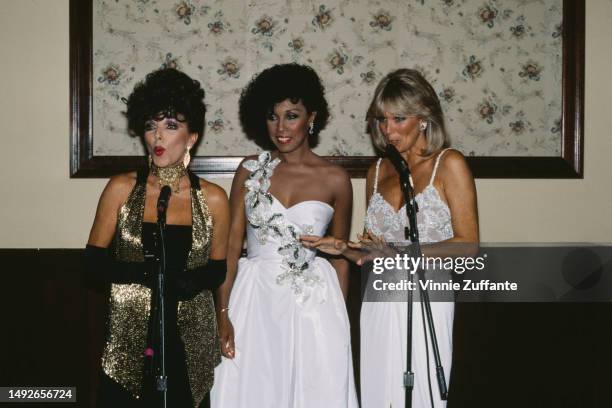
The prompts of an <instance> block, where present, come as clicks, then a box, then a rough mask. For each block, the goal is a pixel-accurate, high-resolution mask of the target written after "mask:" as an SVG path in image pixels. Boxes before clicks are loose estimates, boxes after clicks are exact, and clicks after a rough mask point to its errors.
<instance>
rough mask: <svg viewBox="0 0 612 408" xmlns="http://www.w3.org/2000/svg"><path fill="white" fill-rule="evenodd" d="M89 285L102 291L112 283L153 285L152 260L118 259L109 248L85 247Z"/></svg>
mask: <svg viewBox="0 0 612 408" xmlns="http://www.w3.org/2000/svg"><path fill="white" fill-rule="evenodd" d="M84 262H85V271H86V272H87V273H86V283H87V287H88V288H90V289H93V290H96V291H101V290H103V288H105V287H106V286H107V285H108V284H110V283H126V284H128V283H139V284H141V285H145V286H147V287H151V278H150V275H151V272H150V271H151V267H152V266H151V262H121V261H117V260H116V259H115V258H114V257H113V256H112V255H111V254H110V253H109V250H108V248H101V247H97V246H94V245H87V246H86V247H85V259H84Z"/></svg>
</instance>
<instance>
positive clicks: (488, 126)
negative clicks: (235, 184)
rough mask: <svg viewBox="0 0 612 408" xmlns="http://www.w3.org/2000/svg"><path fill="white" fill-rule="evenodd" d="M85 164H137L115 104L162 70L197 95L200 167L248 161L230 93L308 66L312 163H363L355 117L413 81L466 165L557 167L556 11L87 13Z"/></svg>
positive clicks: (533, 5)
mask: <svg viewBox="0 0 612 408" xmlns="http://www.w3.org/2000/svg"><path fill="white" fill-rule="evenodd" d="M93 1H94V21H93V23H94V28H93V30H94V32H93V39H94V40H93V41H94V44H93V78H94V84H93V95H94V101H93V102H94V135H95V137H94V150H95V154H96V155H140V154H142V151H143V150H142V146H141V144H140V142H139V140H137V139H135V138H131V137H129V136H127V131H126V121H125V118H124V117H123V115H122V114H121V112H122V111H124V110H125V105H124V104H123V102H122V101H121V98H124V97H127V96H128V95H129V93H130V92H131V90H132V88H133V86H134V84H135V83H136V82H137V81H139V80H141V79H143V78H144V76H145V75H146V74H147V73H148V72H150V71H152V70H155V69H157V68H160V67H162V66H171V67H176V68H178V69H180V70H182V71H184V72H186V73H187V74H189V75H190V76H192V77H193V78H195V79H198V80H199V81H200V82H201V83H202V84H203V87H204V89H205V90H206V104H207V107H208V113H207V117H206V131H205V132H206V133H205V136H204V141H203V142H202V143H201V144H200V146H199V150H198V151H197V152H196V154H198V155H208V156H242V155H246V154H252V153H255V152H257V151H258V148H257V146H256V145H255V144H253V143H252V142H250V141H248V140H247V139H246V137H245V136H244V135H243V133H242V130H241V128H240V123H239V120H238V97H239V94H240V90H241V89H242V88H243V87H244V86H245V85H246V83H247V82H248V80H249V79H250V78H251V77H252V76H253V75H254V74H255V73H257V72H259V71H261V70H262V69H265V68H267V67H269V66H271V65H273V64H276V63H283V62H292V61H294V62H298V63H301V64H308V65H311V66H312V67H314V68H315V69H316V71H317V72H318V73H319V75H320V76H321V78H322V80H323V82H324V84H325V86H326V91H327V99H328V101H329V103H330V107H331V112H332V117H331V121H330V124H329V125H328V127H327V128H326V129H325V130H324V131H323V132H322V133H321V136H320V144H319V145H318V147H317V148H316V151H317V152H318V153H320V154H323V155H351V156H359V155H372V154H373V153H374V151H373V147H372V144H371V143H370V140H369V137H368V135H367V134H366V133H365V112H366V109H367V107H368V105H369V101H370V98H371V96H372V93H373V92H374V88H375V86H376V84H377V82H378V81H379V80H380V79H381V78H382V76H384V75H385V74H387V73H388V72H389V71H391V70H393V69H396V68H400V67H411V68H415V69H418V70H419V71H420V72H422V73H423V74H424V75H425V77H426V78H427V79H428V80H429V81H430V82H431V83H432V85H433V86H434V88H435V89H436V90H437V91H438V93H439V96H440V99H441V102H442V107H443V109H444V111H445V113H446V116H447V124H448V128H449V132H450V134H451V139H452V144H453V146H455V147H456V148H458V149H460V150H461V151H463V152H464V153H465V154H466V155H477V156H481V155H484V156H531V155H533V156H558V155H559V154H560V149H561V126H560V121H561V74H562V72H561V57H562V38H561V23H562V0H317V1H310V0H93Z"/></svg>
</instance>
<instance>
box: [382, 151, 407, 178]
mask: <svg viewBox="0 0 612 408" xmlns="http://www.w3.org/2000/svg"><path fill="white" fill-rule="evenodd" d="M385 154H386V156H387V158H388V159H389V160H390V161H391V164H393V167H395V170H397V172H398V174H399V176H400V180H401V182H402V183H408V184H410V169H409V168H408V163H406V160H404V158H403V157H402V155H401V154H400V153H399V152H398V151H397V149H396V148H395V146H393V145H392V144H391V143H388V144H387V148H386V149H385Z"/></svg>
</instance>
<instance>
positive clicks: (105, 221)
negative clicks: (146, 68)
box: [86, 69, 229, 407]
mask: <svg viewBox="0 0 612 408" xmlns="http://www.w3.org/2000/svg"><path fill="white" fill-rule="evenodd" d="M203 98H204V91H203V89H202V88H201V87H200V84H199V82H197V81H194V80H192V79H191V78H189V76H187V75H185V74H184V73H182V72H179V71H177V70H174V69H162V70H158V71H155V72H152V73H150V74H149V75H147V77H146V79H145V80H144V82H141V83H139V84H137V85H136V87H135V88H134V91H133V92H132V94H131V95H130V96H129V98H128V100H127V113H126V115H127V119H128V127H129V130H130V132H131V133H132V134H134V135H136V136H138V137H142V138H143V142H144V145H145V147H146V150H147V153H148V154H149V166H148V168H145V169H142V170H140V171H137V172H131V173H125V174H120V175H117V176H114V177H112V178H111V179H110V181H109V182H108V184H107V185H106V188H105V189H104V191H103V193H102V196H101V197H100V202H99V204H98V210H97V213H96V217H95V220H94V224H93V227H92V229H91V232H90V235H89V241H88V244H87V247H86V260H87V267H88V270H89V272H90V276H91V277H92V278H93V279H92V280H93V281H95V282H96V283H98V285H93V286H92V287H94V288H95V287H96V286H98V287H100V286H99V284H100V283H102V284H109V283H110V298H109V304H110V308H109V316H108V323H107V330H108V334H107V336H106V344H105V345H104V346H103V347H100V349H102V348H103V353H102V355H101V356H100V355H99V354H98V356H99V357H101V362H102V371H103V373H102V376H101V380H100V386H99V393H98V406H121V407H132V406H134V407H136V406H137V407H151V406H155V405H158V404H159V401H160V397H161V395H160V393H159V392H158V391H157V390H156V387H155V383H154V381H155V378H154V377H156V376H157V375H158V374H159V373H158V372H157V368H156V367H157V359H158V353H157V352H158V350H157V347H156V342H154V340H153V336H154V333H156V330H153V322H154V321H155V319H154V318H153V315H154V314H155V310H156V308H155V307H154V306H153V305H154V303H153V300H152V299H154V296H152V294H154V293H155V292H156V288H157V286H156V284H155V282H156V281H157V277H156V271H157V261H150V260H149V259H151V256H152V257H153V258H154V259H155V258H158V256H159V250H158V249H157V247H158V242H157V239H156V236H157V235H158V234H157V228H156V220H157V209H156V205H157V201H158V197H159V195H160V191H161V188H162V187H164V186H170V187H171V191H172V193H171V196H170V200H169V202H168V207H167V218H166V221H167V231H166V239H165V242H166V264H167V269H166V271H167V272H166V273H167V274H166V290H165V319H166V321H165V343H166V354H165V361H166V373H167V378H168V382H167V389H168V391H167V403H168V406H170V407H197V406H199V405H200V403H201V402H202V401H203V400H204V398H205V395H206V393H207V392H208V391H209V390H210V388H211V386H212V382H213V370H214V367H215V366H216V365H217V364H218V363H219V361H220V353H219V341H218V335H217V325H216V320H215V312H214V304H213V295H212V292H211V291H212V290H214V289H216V288H217V287H218V286H219V285H220V284H221V283H222V282H223V280H224V279H225V269H226V267H225V253H226V245H227V235H228V230H229V203H228V200H227V196H226V194H225V192H224V191H223V189H221V188H220V187H218V186H217V185H215V184H212V183H209V182H207V181H205V180H203V179H199V178H198V177H197V176H195V175H194V174H193V173H192V172H191V171H189V170H188V165H189V157H190V156H189V150H190V149H191V148H193V146H194V144H195V143H196V142H197V141H198V139H199V138H201V136H202V133H203V125H204V114H205V111H206V109H205V106H204V102H203ZM149 255H151V256H149ZM153 288H155V289H153Z"/></svg>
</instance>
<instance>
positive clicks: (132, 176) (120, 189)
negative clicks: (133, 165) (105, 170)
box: [101, 171, 136, 203]
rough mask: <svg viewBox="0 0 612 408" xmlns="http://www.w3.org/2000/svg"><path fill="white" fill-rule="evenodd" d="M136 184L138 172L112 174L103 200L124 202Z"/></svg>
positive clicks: (103, 193) (103, 194)
mask: <svg viewBox="0 0 612 408" xmlns="http://www.w3.org/2000/svg"><path fill="white" fill-rule="evenodd" d="M135 184H136V172H135V171H132V172H129V173H121V174H117V175H115V176H112V177H111V178H110V179H109V180H108V183H106V187H105V188H104V191H103V192H102V197H101V200H102V199H104V200H108V201H111V202H121V203H123V202H124V201H125V200H126V199H127V197H128V195H129V194H130V192H131V191H132V189H133V188H134V185H135Z"/></svg>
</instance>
